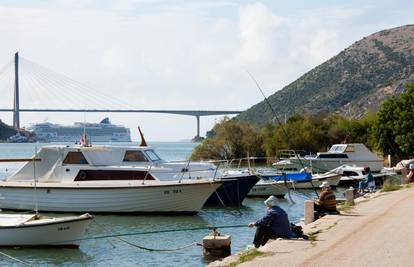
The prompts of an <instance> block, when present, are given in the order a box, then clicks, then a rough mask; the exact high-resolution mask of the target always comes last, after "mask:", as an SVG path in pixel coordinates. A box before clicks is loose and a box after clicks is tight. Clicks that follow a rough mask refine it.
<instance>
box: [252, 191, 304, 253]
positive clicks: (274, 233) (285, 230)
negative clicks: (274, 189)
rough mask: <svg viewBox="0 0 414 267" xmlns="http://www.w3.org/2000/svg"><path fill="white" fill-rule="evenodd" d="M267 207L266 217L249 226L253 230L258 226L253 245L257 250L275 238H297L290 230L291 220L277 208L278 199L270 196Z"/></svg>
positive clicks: (266, 203) (266, 202) (266, 201)
mask: <svg viewBox="0 0 414 267" xmlns="http://www.w3.org/2000/svg"><path fill="white" fill-rule="evenodd" d="M264 203H265V205H266V206H267V212H266V215H265V216H264V217H263V218H262V219H260V220H258V221H257V222H252V223H250V224H249V225H248V226H249V228H253V227H254V226H256V234H255V236H254V240H253V244H254V246H255V247H256V248H258V247H260V246H264V245H265V244H266V243H267V241H268V240H269V239H275V238H279V237H280V238H295V237H296V235H295V234H294V233H293V232H292V231H291V229H290V223H289V218H288V215H287V214H286V212H285V211H284V210H283V209H282V208H280V207H279V206H277V198H276V197H275V196H270V197H269V198H268V199H266V200H265V201H264Z"/></svg>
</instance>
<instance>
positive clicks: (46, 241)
mask: <svg viewBox="0 0 414 267" xmlns="http://www.w3.org/2000/svg"><path fill="white" fill-rule="evenodd" d="M92 219H93V216H91V215H89V214H83V215H80V216H66V217H53V218H51V217H46V216H42V215H37V214H3V213H0V247H33V246H59V247H61V246H63V247H78V246H79V243H80V239H81V238H82V237H83V236H84V234H85V231H86V227H87V226H88V225H89V223H90V222H91V220H92Z"/></svg>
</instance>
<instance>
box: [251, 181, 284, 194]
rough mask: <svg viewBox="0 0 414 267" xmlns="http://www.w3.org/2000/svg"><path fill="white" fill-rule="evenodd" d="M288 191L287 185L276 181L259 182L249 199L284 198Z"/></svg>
mask: <svg viewBox="0 0 414 267" xmlns="http://www.w3.org/2000/svg"><path fill="white" fill-rule="evenodd" d="M287 191H288V188H287V187H286V186H285V184H284V183H283V184H280V183H277V182H274V181H270V182H268V181H263V180H261V181H259V182H258V183H257V184H256V185H255V186H253V188H252V189H251V190H250V192H249V194H248V195H247V196H248V197H267V196H275V197H280V198H282V197H284V196H285V195H286V193H287Z"/></svg>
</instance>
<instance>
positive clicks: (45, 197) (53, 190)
mask: <svg viewBox="0 0 414 267" xmlns="http://www.w3.org/2000/svg"><path fill="white" fill-rule="evenodd" d="M15 184H16V183H15ZM45 184H46V183H43V184H41V183H40V184H38V186H37V188H36V192H35V191H34V188H33V187H30V186H28V187H24V186H16V185H14V186H11V185H7V183H0V208H2V209H12V210H33V209H34V203H35V201H34V200H35V198H36V199H37V203H38V204H37V207H38V210H39V211H53V212H82V213H84V212H93V213H174V214H180V213H184V214H196V213H198V212H199V211H200V209H201V208H202V206H203V205H204V203H205V202H206V200H207V198H208V197H209V196H210V195H211V194H212V193H213V192H214V191H215V190H216V189H217V188H218V187H219V186H220V185H221V183H219V182H203V183H194V184H181V183H178V182H177V183H176V184H170V185H163V186H161V185H155V186H125V187H108V186H105V187H104V186H101V187H98V186H96V187H92V186H90V187H87V186H83V187H81V186H79V187H78V188H76V187H62V186H60V187H53V186H52V185H50V184H49V185H47V186H45ZM78 184H81V183H78ZM35 194H36V197H35Z"/></svg>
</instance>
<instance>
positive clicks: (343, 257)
mask: <svg viewBox="0 0 414 267" xmlns="http://www.w3.org/2000/svg"><path fill="white" fill-rule="evenodd" d="M317 229H323V232H322V233H320V234H319V235H318V241H317V242H315V243H313V244H310V243H309V242H305V241H288V240H278V241H274V242H271V243H269V244H268V245H267V246H265V247H264V248H263V251H269V252H271V253H273V255H272V256H269V257H261V258H256V260H254V261H253V262H247V263H244V264H241V265H240V266H253V267H258V266H364V267H367V266H414V188H408V189H403V190H400V191H397V192H392V193H386V194H384V195H381V196H379V197H376V198H373V199H370V200H369V201H367V202H364V203H360V204H358V205H357V207H356V208H355V209H354V210H353V211H352V213H351V214H350V215H348V216H327V218H325V219H323V220H320V221H318V222H317V223H316V224H315V225H314V226H313V228H311V229H310V230H311V231H316V230H317Z"/></svg>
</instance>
